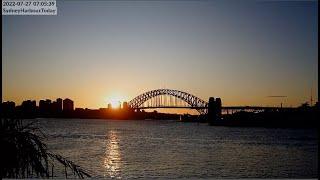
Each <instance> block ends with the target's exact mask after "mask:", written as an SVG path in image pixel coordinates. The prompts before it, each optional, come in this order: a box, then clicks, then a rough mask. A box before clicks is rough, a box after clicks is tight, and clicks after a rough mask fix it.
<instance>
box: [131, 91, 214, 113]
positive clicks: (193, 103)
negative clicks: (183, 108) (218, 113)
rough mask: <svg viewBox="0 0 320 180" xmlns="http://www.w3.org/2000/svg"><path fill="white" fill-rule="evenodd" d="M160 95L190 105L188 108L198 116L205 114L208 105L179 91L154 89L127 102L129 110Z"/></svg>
mask: <svg viewBox="0 0 320 180" xmlns="http://www.w3.org/2000/svg"><path fill="white" fill-rule="evenodd" d="M161 95H169V96H173V97H176V98H179V99H181V100H182V101H184V102H186V103H187V104H189V105H190V107H189V108H192V109H196V110H197V111H198V112H199V113H200V114H206V113H207V111H208V110H207V107H208V103H207V102H206V101H204V100H202V99H200V98H198V97H196V96H194V95H192V94H189V93H186V92H183V91H179V90H172V89H156V90H152V91H148V92H145V93H143V94H140V95H139V96H137V97H135V98H134V99H132V100H131V101H129V103H128V105H129V106H130V107H131V108H134V109H138V108H139V107H141V105H142V104H143V103H144V102H146V101H148V100H149V99H151V98H154V97H156V96H161Z"/></svg>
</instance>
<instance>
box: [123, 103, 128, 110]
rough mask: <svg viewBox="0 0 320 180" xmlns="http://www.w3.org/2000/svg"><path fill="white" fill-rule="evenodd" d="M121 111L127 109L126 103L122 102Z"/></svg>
mask: <svg viewBox="0 0 320 180" xmlns="http://www.w3.org/2000/svg"><path fill="white" fill-rule="evenodd" d="M122 109H124V110H127V109H129V106H128V102H123V104H122Z"/></svg>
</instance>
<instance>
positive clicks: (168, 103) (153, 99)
mask: <svg viewBox="0 0 320 180" xmlns="http://www.w3.org/2000/svg"><path fill="white" fill-rule="evenodd" d="M128 105H129V106H130V107H131V108H132V109H136V110H141V109H159V108H186V109H195V110H197V111H198V113H199V114H200V115H208V116H213V118H215V117H218V116H219V115H221V113H222V111H224V112H229V111H231V112H233V111H242V110H245V111H264V110H267V109H269V110H278V109H279V107H261V106H222V101H221V99H220V98H214V97H210V98H209V100H208V102H207V101H205V100H202V99H201V98H199V97H197V96H195V95H192V94H190V93H187V92H183V91H179V90H172V89H156V90H151V91H148V92H145V93H142V94H140V95H138V96H137V97H135V98H134V99H132V100H131V101H129V102H128Z"/></svg>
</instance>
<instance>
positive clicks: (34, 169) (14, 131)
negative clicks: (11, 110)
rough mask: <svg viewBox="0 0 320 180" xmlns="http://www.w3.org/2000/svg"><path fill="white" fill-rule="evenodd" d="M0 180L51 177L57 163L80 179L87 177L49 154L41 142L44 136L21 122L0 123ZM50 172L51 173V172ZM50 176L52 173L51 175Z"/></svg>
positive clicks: (31, 126)
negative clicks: (4, 179) (6, 179)
mask: <svg viewBox="0 0 320 180" xmlns="http://www.w3.org/2000/svg"><path fill="white" fill-rule="evenodd" d="M0 130H1V179H2V178H28V177H42V178H44V177H47V178H48V177H50V175H51V176H53V167H54V164H55V163H56V162H58V163H61V164H62V165H64V166H65V171H66V178H67V168H68V169H70V170H71V171H72V172H73V173H74V174H75V175H77V176H78V177H79V178H83V177H84V176H87V177H90V175H89V174H88V173H86V172H85V171H84V170H83V169H81V168H80V167H79V166H78V165H76V164H74V163H73V162H72V161H69V160H67V159H66V158H64V157H62V156H60V155H58V154H54V153H52V152H49V151H48V149H47V145H46V144H45V143H44V142H43V139H44V137H45V135H44V134H43V133H42V132H41V130H40V129H39V128H37V127H36V126H35V125H34V123H28V124H25V123H23V122H22V120H20V119H8V118H2V119H1V127H0ZM50 170H51V171H50ZM50 172H51V173H50Z"/></svg>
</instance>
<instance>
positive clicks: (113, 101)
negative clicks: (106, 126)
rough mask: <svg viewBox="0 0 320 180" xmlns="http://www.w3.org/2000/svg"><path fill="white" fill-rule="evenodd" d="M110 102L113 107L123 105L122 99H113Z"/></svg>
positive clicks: (116, 107)
mask: <svg viewBox="0 0 320 180" xmlns="http://www.w3.org/2000/svg"><path fill="white" fill-rule="evenodd" d="M110 104H111V108H113V109H118V108H120V106H121V101H118V100H111V101H110Z"/></svg>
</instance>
